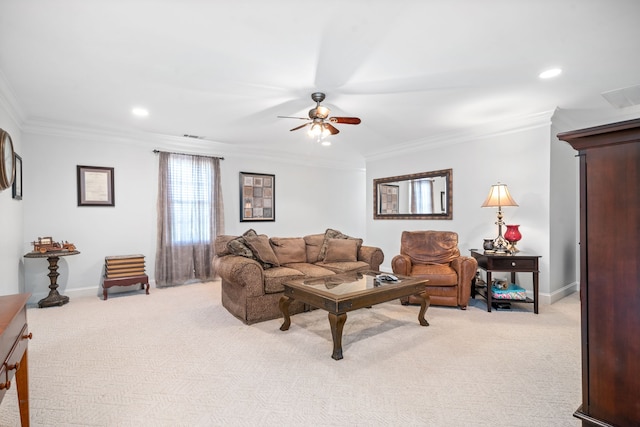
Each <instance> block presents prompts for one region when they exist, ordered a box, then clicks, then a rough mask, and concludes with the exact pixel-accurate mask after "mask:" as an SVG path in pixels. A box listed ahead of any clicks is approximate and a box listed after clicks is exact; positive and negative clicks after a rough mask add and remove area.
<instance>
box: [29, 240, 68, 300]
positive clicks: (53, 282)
mask: <svg viewBox="0 0 640 427" xmlns="http://www.w3.org/2000/svg"><path fill="white" fill-rule="evenodd" d="M79 253H80V251H52V252H45V253H40V252H29V253H28V254H25V255H24V257H25V258H47V261H49V274H47V276H49V282H50V284H49V295H48V296H47V297H46V298H43V299H41V300H40V301H38V307H40V308H42V307H53V306H55V305H63V304H66V303H68V302H69V297H68V296H65V295H60V293H58V276H59V275H60V273H58V261H59V260H60V257H61V256H69V255H77V254H79Z"/></svg>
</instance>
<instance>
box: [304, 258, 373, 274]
mask: <svg viewBox="0 0 640 427" xmlns="http://www.w3.org/2000/svg"><path fill="white" fill-rule="evenodd" d="M316 265H317V266H318V267H322V268H326V269H328V270H331V271H333V272H336V273H347V272H349V271H367V270H371V266H370V265H369V264H367V263H366V262H364V261H355V262H353V261H349V262H317V263H316Z"/></svg>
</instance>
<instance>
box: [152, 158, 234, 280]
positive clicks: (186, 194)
mask: <svg viewBox="0 0 640 427" xmlns="http://www.w3.org/2000/svg"><path fill="white" fill-rule="evenodd" d="M221 188H222V186H221V184H220V159H219V158H217V157H207V156H192V155H187V154H173V153H165V152H160V167H159V175H158V245H157V248H156V271H155V273H156V286H160V287H162V286H173V285H181V284H184V283H188V282H190V281H193V280H200V281H206V280H211V279H213V278H214V277H215V271H214V270H213V267H212V263H211V260H212V259H213V256H214V255H215V248H214V245H213V242H214V240H215V238H216V236H217V235H218V234H221V233H223V232H224V206H223V203H222V190H221Z"/></svg>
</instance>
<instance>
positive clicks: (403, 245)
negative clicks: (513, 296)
mask: <svg viewBox="0 0 640 427" xmlns="http://www.w3.org/2000/svg"><path fill="white" fill-rule="evenodd" d="M391 268H392V269H393V272H394V273H396V274H402V275H405V276H416V277H424V278H426V279H429V281H428V282H427V295H429V297H430V298H431V304H433V305H448V306H453V307H455V306H458V307H460V308H461V309H462V310H466V309H467V305H468V304H469V297H470V296H471V279H473V277H474V276H475V274H476V270H477V268H478V262H477V261H476V260H475V258H472V257H468V256H461V255H460V250H459V249H458V233H455V232H453V231H432V230H429V231H403V232H402V239H401V241H400V255H396V256H395V257H394V258H393V259H392V260H391ZM401 302H402V303H403V304H409V303H411V304H413V303H419V301H418V300H417V299H415V300H414V297H409V298H404V299H402V300H401Z"/></svg>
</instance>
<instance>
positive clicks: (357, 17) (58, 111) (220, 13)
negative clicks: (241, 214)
mask: <svg viewBox="0 0 640 427" xmlns="http://www.w3.org/2000/svg"><path fill="white" fill-rule="evenodd" d="M639 17H640V2H639V1H637V0H615V1H612V0H571V1H569V0H555V1H551V0H519V1H514V0H502V1H499V0H484V1H478V0H442V1H426V0H416V1H411V0H405V1H402V0H395V1H391V0H385V1H376V0H369V1H354V0H351V1H345V0H343V1H334V0H325V1H322V2H318V3H313V2H302V1H293V0H291V1H289V0H269V1H267V0H262V1H250V0H248V1H247V0H245V1H242V0H236V1H231V0H219V1H213V0H211V1H205V0H180V1H178V0H176V1H168V0H109V1H107V0H103V1H97V0H96V1H89V0H57V1H51V0H0V72H1V74H3V75H4V76H2V75H1V74H0V78H1V77H4V83H5V84H4V86H5V92H9V93H8V94H5V95H6V96H5V98H10V99H13V100H14V104H15V105H14V107H15V108H16V109H17V110H18V114H19V116H20V119H21V120H22V121H23V123H22V125H23V126H25V127H28V126H31V125H42V124H46V123H56V124H58V125H65V126H72V127H80V128H96V129H101V130H112V131H116V132H124V133H133V134H136V133H140V132H145V133H146V132H149V133H153V134H164V135H183V134H191V135H198V136H202V137H206V138H207V139H210V140H212V141H217V142H220V143H224V144H230V149H241V150H243V149H250V148H252V147H254V148H258V147H260V148H265V149H269V150H276V151H282V152H288V153H296V152H300V153H310V152H311V151H309V146H311V145H314V143H313V142H312V141H311V140H310V139H309V138H308V137H307V135H306V132H305V131H304V130H300V131H296V132H289V129H291V128H293V127H295V126H298V125H300V124H302V123H303V122H302V121H296V120H293V119H278V118H277V117H276V116H278V115H286V116H301V117H306V116H307V111H308V110H309V109H310V108H312V107H313V106H314V103H313V101H312V100H311V98H310V95H311V93H312V92H316V91H321V92H325V93H326V94H327V98H326V101H325V102H324V103H323V105H326V106H327V107H329V108H331V110H332V115H338V116H357V117H360V118H361V119H362V124H360V125H358V126H353V125H346V124H343V125H336V126H337V127H338V128H339V129H340V131H341V132H340V134H338V135H335V136H332V137H330V139H331V141H332V142H333V145H332V146H331V147H322V149H321V150H320V149H317V150H318V151H313V152H314V153H319V154H318V155H320V156H326V157H330V156H332V155H333V156H335V155H339V156H343V157H344V156H347V157H348V156H351V155H357V156H364V157H365V158H366V157H369V156H375V155H381V154H382V153H385V152H388V151H390V150H395V149H397V148H398V147H401V146H406V145H408V144H415V143H416V141H421V140H428V139H429V138H434V137H438V136H440V135H447V134H451V133H455V132H460V131H461V130H464V129H470V128H474V127H479V126H485V125H488V124H491V123H498V122H505V121H511V120H517V119H520V118H523V117H527V116H531V115H536V114H539V113H541V112H549V111H553V110H554V109H555V108H557V107H559V108H563V109H580V110H583V109H593V110H606V109H613V108H614V107H612V106H611V105H610V104H608V103H607V101H606V100H605V99H604V98H603V97H602V96H601V93H602V92H605V91H610V90H613V89H618V88H623V87H627V86H632V85H637V84H640V54H639V52H640V25H638V18H639ZM550 67H561V68H562V69H563V74H562V75H561V76H560V77H558V78H556V79H553V80H548V81H543V80H540V79H539V78H538V74H539V73H540V72H541V71H543V70H545V69H547V68H550ZM0 87H1V86H0ZM134 106H144V107H146V108H147V109H148V110H149V111H150V115H149V117H147V118H144V119H141V118H136V117H133V116H132V115H131V113H130V111H131V108H132V107H134ZM631 108H635V107H631ZM201 143H202V144H207V143H208V141H206V140H204V141H201ZM313 150H316V148H314V149H313Z"/></svg>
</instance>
